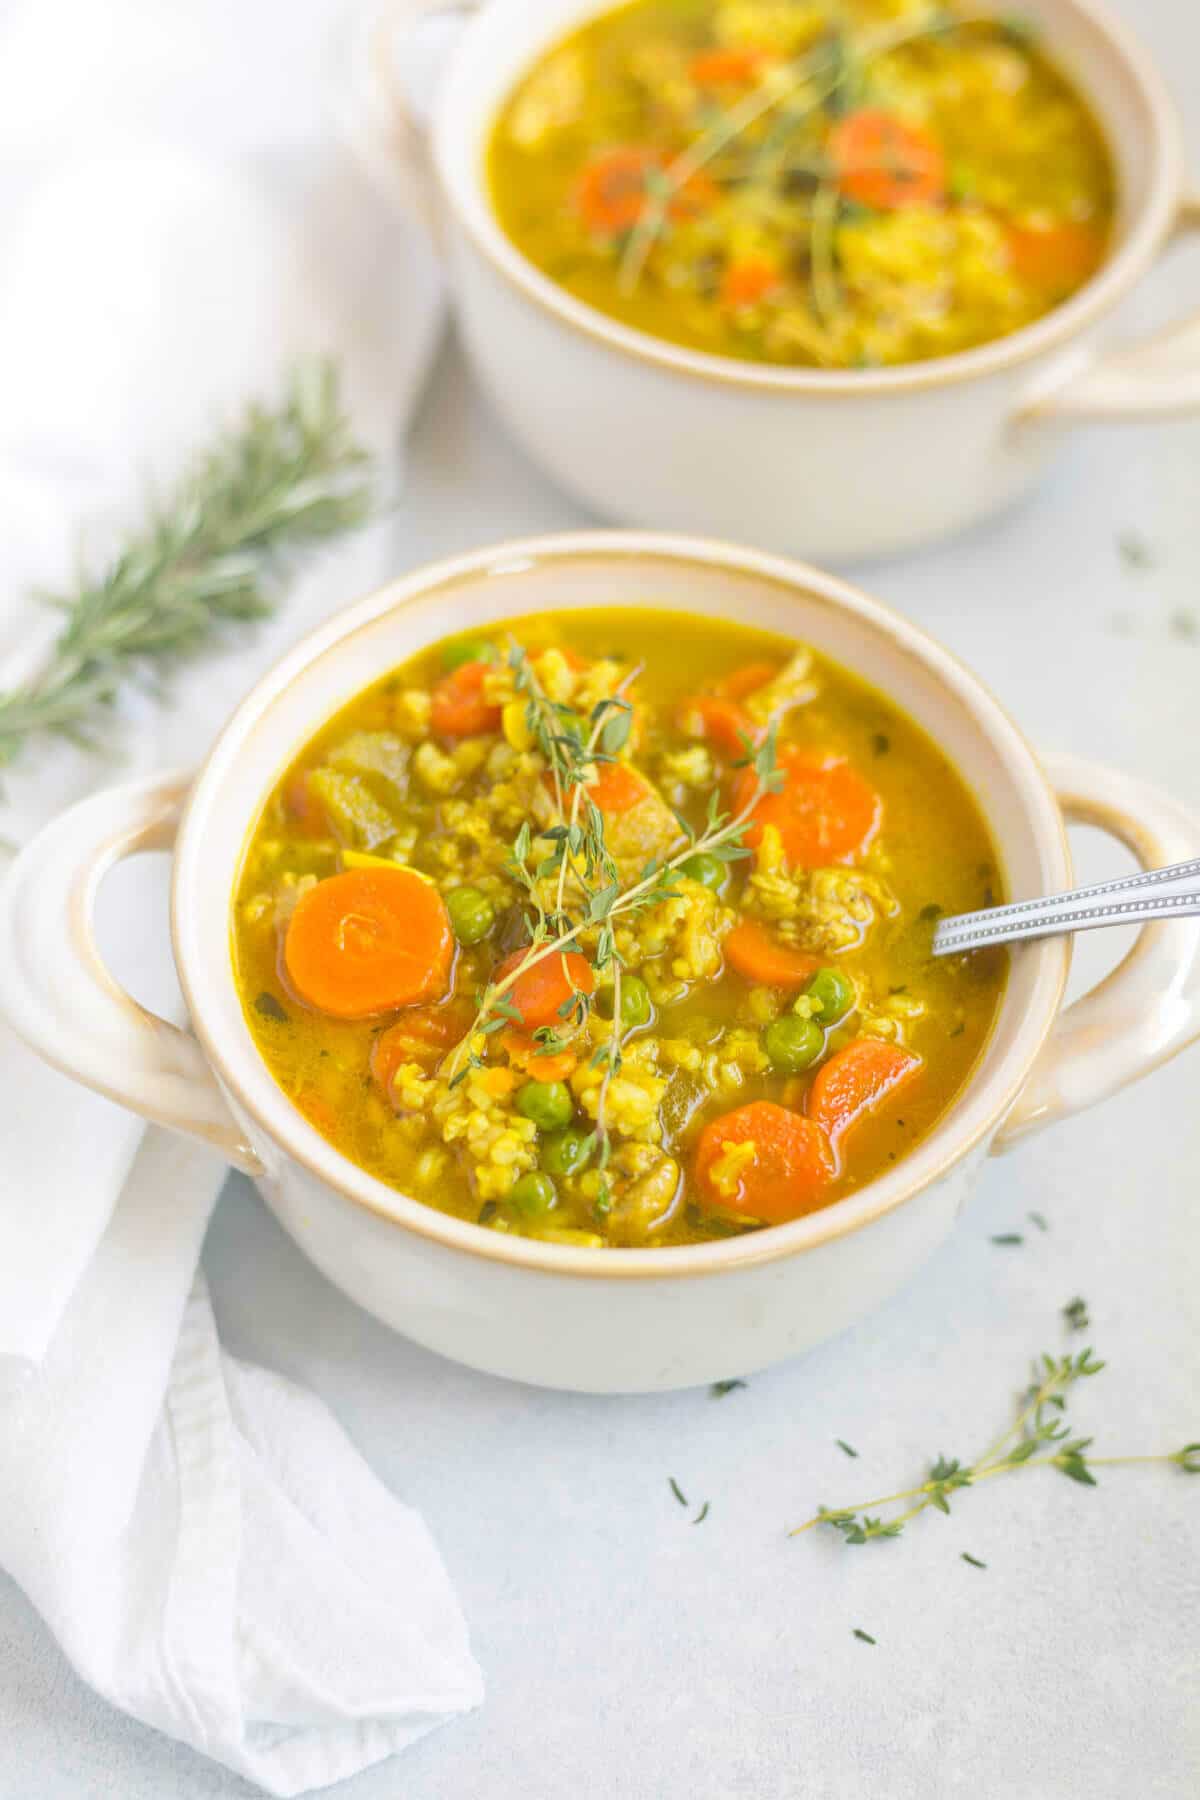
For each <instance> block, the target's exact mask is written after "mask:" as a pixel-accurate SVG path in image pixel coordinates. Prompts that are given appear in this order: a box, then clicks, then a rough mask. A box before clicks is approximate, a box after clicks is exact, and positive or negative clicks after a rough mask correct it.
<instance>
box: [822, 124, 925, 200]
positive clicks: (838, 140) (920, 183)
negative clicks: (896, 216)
mask: <svg viewBox="0 0 1200 1800" xmlns="http://www.w3.org/2000/svg"><path fill="white" fill-rule="evenodd" d="M829 154H830V156H831V157H832V159H833V162H834V164H835V166H836V167H837V170H838V186H839V187H840V188H841V191H842V193H843V194H844V195H845V196H846V198H847V199H848V200H857V201H858V202H859V203H860V205H862V206H870V207H873V208H874V209H875V210H876V211H878V212H894V211H896V210H897V209H898V208H900V207H904V206H930V205H932V204H934V203H935V202H936V201H938V200H940V199H941V198H942V195H943V193H944V191H945V186H946V159H945V157H944V156H943V154H942V150H941V146H940V145H939V144H938V142H937V140H936V139H935V138H933V137H931V136H930V134H929V133H928V132H927V131H923V130H922V129H921V127H920V126H919V125H906V124H905V123H904V121H903V119H898V118H897V117H896V116H895V114H894V113H890V112H884V111H883V109H882V108H881V107H874V106H866V107H863V108H861V109H860V110H859V111H858V112H852V113H847V115H846V117H845V118H844V119H841V120H839V122H838V123H837V124H836V125H835V126H834V128H833V130H832V131H831V132H830V134H829Z"/></svg>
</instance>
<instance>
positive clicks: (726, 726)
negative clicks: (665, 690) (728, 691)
mask: <svg viewBox="0 0 1200 1800" xmlns="http://www.w3.org/2000/svg"><path fill="white" fill-rule="evenodd" d="M675 719H676V723H677V725H678V726H679V729H680V730H681V731H687V732H694V731H695V730H696V728H697V727H699V733H700V736H701V737H704V738H707V740H708V742H709V743H710V744H715V745H716V747H717V749H718V750H723V751H724V753H725V755H726V756H736V757H739V758H740V757H743V756H747V755H749V751H748V750H747V748H746V745H747V743H751V744H752V743H754V741H755V738H756V736H757V735H758V734H757V732H756V728H755V726H754V724H753V722H752V721H751V718H750V715H749V713H748V712H746V710H745V708H744V707H742V706H739V705H738V702H737V701H736V700H732V699H726V697H725V696H724V695H723V694H692V695H691V696H690V697H689V698H688V699H686V700H681V701H680V702H679V705H678V707H677V708H676V712H675Z"/></svg>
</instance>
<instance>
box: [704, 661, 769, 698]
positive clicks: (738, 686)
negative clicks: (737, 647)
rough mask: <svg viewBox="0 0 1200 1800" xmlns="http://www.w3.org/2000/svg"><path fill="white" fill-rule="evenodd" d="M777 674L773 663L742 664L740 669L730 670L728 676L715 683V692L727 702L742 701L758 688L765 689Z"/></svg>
mask: <svg viewBox="0 0 1200 1800" xmlns="http://www.w3.org/2000/svg"><path fill="white" fill-rule="evenodd" d="M777 673H778V671H777V669H776V665H775V664H774V663H769V662H761V663H744V664H743V665H742V667H741V668H740V669H731V670H730V672H729V674H728V675H724V676H722V678H721V680H720V681H718V683H717V692H718V693H720V694H724V696H725V698H726V699H727V700H744V699H745V698H746V695H747V694H754V693H757V692H758V689H759V688H760V687H765V686H766V685H767V683H768V681H772V680H773V679H774V677H775V675H776V674H777Z"/></svg>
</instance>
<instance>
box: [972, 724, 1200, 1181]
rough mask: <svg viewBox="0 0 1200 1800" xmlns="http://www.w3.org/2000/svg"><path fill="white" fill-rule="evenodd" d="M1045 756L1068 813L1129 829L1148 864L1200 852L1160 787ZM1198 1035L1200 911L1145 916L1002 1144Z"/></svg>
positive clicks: (1047, 1057)
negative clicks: (1165, 917) (1147, 921)
mask: <svg viewBox="0 0 1200 1800" xmlns="http://www.w3.org/2000/svg"><path fill="white" fill-rule="evenodd" d="M1042 760H1043V766H1044V768H1045V770H1046V773H1047V775H1048V776H1049V778H1050V782H1051V785H1052V786H1053V788H1054V791H1055V793H1056V794H1057V796H1058V803H1059V805H1060V806H1061V807H1062V810H1063V815H1064V817H1065V818H1066V819H1067V820H1068V821H1069V822H1070V823H1071V824H1075V825H1096V826H1098V827H1099V828H1100V830H1101V831H1107V832H1108V833H1109V834H1110V835H1111V836H1112V837H1115V838H1119V839H1120V841H1121V842H1122V843H1123V844H1127V845H1128V846H1129V848H1130V849H1131V850H1132V851H1133V853H1134V855H1135V856H1136V857H1137V859H1138V861H1139V863H1140V864H1141V866H1142V867H1143V868H1144V869H1156V868H1161V867H1162V866H1163V865H1164V864H1165V863H1171V862H1184V861H1186V860H1187V859H1189V858H1191V857H1195V856H1200V820H1197V819H1195V818H1193V817H1192V815H1191V814H1190V813H1188V812H1187V811H1185V809H1184V808H1183V807H1181V806H1179V805H1178V804H1177V803H1176V802H1175V801H1173V800H1171V799H1169V798H1168V797H1167V795H1165V794H1163V793H1161V792H1160V791H1159V790H1158V789H1157V788H1153V787H1150V786H1148V785H1147V784H1146V783H1145V782H1141V781H1136V780H1134V779H1133V777H1132V776H1129V775H1120V774H1118V773H1117V772H1116V771H1115V770H1112V769H1106V768H1102V767H1101V766H1100V765H1099V764H1097V763H1090V762H1085V761H1083V759H1082V758H1081V757H1076V756H1047V757H1044V758H1043V759H1042ZM1018 954H1019V953H1018ZM1197 1037H1200V919H1179V920H1171V921H1170V922H1169V923H1166V924H1154V925H1143V927H1142V929H1141V930H1140V931H1139V933H1138V935H1137V938H1136V940H1135V941H1134V944H1133V946H1132V948H1131V949H1130V951H1129V953H1128V955H1127V956H1125V957H1124V959H1123V960H1122V961H1121V962H1120V963H1118V964H1117V967H1116V968H1115V969H1113V970H1112V972H1111V974H1109V975H1107V976H1105V978H1104V980H1103V981H1101V982H1100V983H1099V985H1098V986H1096V987H1094V988H1092V989H1091V991H1090V992H1089V993H1087V994H1084V995H1083V997H1082V998H1081V999H1079V1000H1076V1001H1075V1003H1074V1004H1073V1005H1072V1006H1069V1007H1067V1009H1066V1011H1065V1012H1063V1013H1062V1014H1061V1015H1060V1017H1059V1019H1058V1021H1057V1023H1056V1024H1055V1026H1054V1028H1053V1030H1052V1032H1051V1034H1050V1038H1049V1040H1048V1042H1047V1044H1046V1046H1045V1048H1044V1049H1043V1051H1042V1053H1041V1055H1040V1056H1039V1058H1038V1060H1037V1062H1035V1064H1034V1066H1033V1070H1032V1073H1031V1074H1030V1076H1029V1079H1028V1081H1027V1082H1026V1083H1025V1086H1024V1087H1023V1088H1022V1089H1021V1092H1020V1094H1019V1095H1018V1096H1017V1099H1016V1102H1015V1104H1014V1105H1013V1107H1012V1110H1011V1111H1010V1112H1009V1114H1008V1117H1007V1118H1006V1119H1005V1121H1004V1123H1003V1124H1002V1125H1001V1127H1000V1130H999V1131H998V1132H997V1134H996V1137H995V1139H994V1141H993V1143H992V1149H993V1150H996V1151H1000V1150H1009V1149H1011V1148H1012V1146H1013V1145H1014V1144H1015V1143H1018V1142H1019V1141H1020V1140H1021V1139H1022V1138H1023V1137H1026V1136H1028V1134H1029V1133H1030V1132H1032V1131H1040V1130H1041V1129H1042V1127H1043V1126H1044V1125H1052V1124H1054V1122H1055V1121H1056V1120H1057V1119H1066V1118H1069V1117H1070V1116H1071V1115H1072V1114H1073V1113H1077V1112H1082V1111H1083V1110H1084V1109H1085V1107H1088V1106H1094V1105H1095V1104H1096V1102H1097V1101H1098V1100H1105V1099H1107V1098H1108V1096H1109V1095H1110V1094H1115V1093H1116V1092H1117V1090H1118V1089H1119V1088H1123V1087H1126V1086H1128V1084H1129V1083H1130V1082H1131V1081H1136V1080H1138V1078H1139V1077H1140V1076H1142V1075H1147V1074H1149V1072H1150V1070H1151V1069H1156V1068H1157V1067H1158V1065H1159V1064H1160V1063H1164V1062H1166V1061H1167V1060H1168V1058H1169V1057H1172V1056H1175V1055H1176V1054H1177V1053H1178V1052H1179V1051H1180V1050H1182V1049H1184V1048H1185V1047H1186V1046H1187V1045H1188V1044H1190V1043H1192V1042H1193V1041H1194V1040H1195V1039H1196V1038H1197Z"/></svg>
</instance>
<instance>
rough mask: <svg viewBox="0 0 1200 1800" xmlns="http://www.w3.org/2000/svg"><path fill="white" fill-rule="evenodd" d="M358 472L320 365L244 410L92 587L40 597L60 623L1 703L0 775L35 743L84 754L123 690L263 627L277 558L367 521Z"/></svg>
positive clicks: (363, 476)
mask: <svg viewBox="0 0 1200 1800" xmlns="http://www.w3.org/2000/svg"><path fill="white" fill-rule="evenodd" d="M367 461H368V459H367V456H366V453H365V452H364V451H363V450H362V449H361V448H360V447H359V446H358V445H357V444H356V443H355V442H354V439H353V437H352V436H351V434H350V430H349V426H348V424H347V421H346V420H345V418H344V417H343V415H342V412H341V409H340V405H339V401H338V392H337V379H336V374H335V371H334V368H333V365H332V364H331V363H329V362H326V361H324V360H309V361H305V362H302V363H300V364H298V365H297V366H296V368H295V369H294V370H293V371H292V373H291V376H290V377H289V381H288V386H287V390H286V393H285V396H284V399H283V401H282V404H281V405H280V406H279V407H278V408H277V409H276V410H275V411H273V412H271V411H266V410H264V409H262V408H261V407H258V406H253V407H250V408H249V409H248V410H247V412H246V415H245V417H244V419H243V420H242V422H241V424H240V425H239V426H238V427H237V428H236V429H234V430H233V431H231V432H230V433H229V434H228V435H227V436H226V437H225V438H223V439H222V440H220V441H219V442H218V443H216V444H215V445H214V446H212V447H211V448H210V449H209V450H207V451H206V452H205V453H204V454H203V455H201V456H200V457H199V458H198V460H197V461H196V463H195V465H194V467H193V468H192V469H191V470H190V472H189V473H188V474H187V475H186V477H185V478H184V479H183V480H182V481H181V482H180V484H179V485H178V487H177V488H176V489H175V490H174V492H173V493H171V494H170V495H169V496H168V498H167V500H166V501H165V502H164V503H162V504H161V505H160V506H158V507H157V508H155V510H154V511H153V513H152V514H151V516H150V517H149V519H148V520H147V522H146V524H145V525H144V526H143V527H142V528H141V530H140V531H138V532H137V533H135V534H134V535H133V536H132V537H131V538H130V539H129V541H128V542H127V543H126V545H125V546H124V548H123V549H122V550H121V551H120V553H119V554H118V555H117V556H116V557H115V559H114V560H113V561H112V563H110V565H109V566H108V568H107V569H106V570H105V571H104V573H103V574H102V575H100V576H98V577H97V578H96V579H94V580H85V581H84V582H83V583H82V585H81V586H80V587H79V589H78V590H77V591H76V592H75V593H73V594H70V595H64V596H61V597H51V599H50V604H52V605H54V606H57V607H59V608H61V610H62V611H63V612H64V613H65V614H66V618H67V623H66V625H65V627H64V629H63V631H62V632H61V633H60V635H59V636H58V638H57V639H56V641H55V643H54V644H53V646H52V647H51V650H50V652H49V655H48V658H47V660H46V662H45V664H44V666H43V667H42V669H41V670H40V671H39V672H38V673H37V674H35V675H33V676H32V677H31V678H30V679H29V680H28V681H26V682H24V683H23V684H22V685H21V686H19V687H16V688H14V689H12V690H10V691H9V692H8V693H6V694H0V767H2V766H4V765H6V764H10V763H12V762H13V761H14V760H15V759H16V757H17V756H18V754H19V753H20V752H21V750H22V749H24V747H25V746H26V744H27V742H28V740H29V739H30V738H31V737H33V736H35V735H39V734H42V733H57V734H58V735H60V736H64V737H68V738H71V739H74V740H75V741H77V742H81V743H87V742H88V741H89V739H88V736H87V732H88V729H89V727H90V725H91V724H92V721H93V717H94V715H95V714H96V713H97V711H98V710H99V709H101V708H102V707H104V706H106V705H111V704H112V702H113V701H114V700H115V699H116V697H117V694H118V692H119V691H120V689H121V687H122V686H123V685H124V684H125V683H126V682H127V681H129V680H130V679H132V678H134V677H137V676H141V677H143V678H145V677H146V676H147V675H149V674H153V673H156V672H161V671H162V670H163V669H165V668H167V667H169V666H170V665H171V664H173V663H175V662H178V661H180V660H182V659H183V658H184V657H187V656H191V655H194V654H196V653H197V652H198V651H201V650H205V649H209V648H211V647H212V645H213V643H214V642H215V641H216V640H217V639H218V637H219V634H220V631H221V629H222V628H223V627H225V626H227V625H229V624H233V623H244V622H246V621H250V620H254V619H259V618H263V617H265V616H266V615H268V614H269V613H270V612H271V611H272V610H273V606H274V599H273V596H272V593H271V591H270V589H269V586H268V582H267V577H268V575H269V574H270V573H272V572H276V571H277V570H278V565H279V562H280V559H281V558H282V556H283V554H284V553H285V552H290V551H295V550H296V549H298V548H300V547H301V546H303V545H307V544H313V543H316V542H319V541H321V540H322V539H327V538H330V537H333V536H336V535H337V534H338V533H340V532H343V531H347V530H349V529H351V528H352V527H353V526H356V525H359V524H361V523H362V521H363V520H364V519H365V518H366V517H367V515H368V513H369V511H370V505H371V485H370V481H369V479H368V476H367V467H366V466H367Z"/></svg>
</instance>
